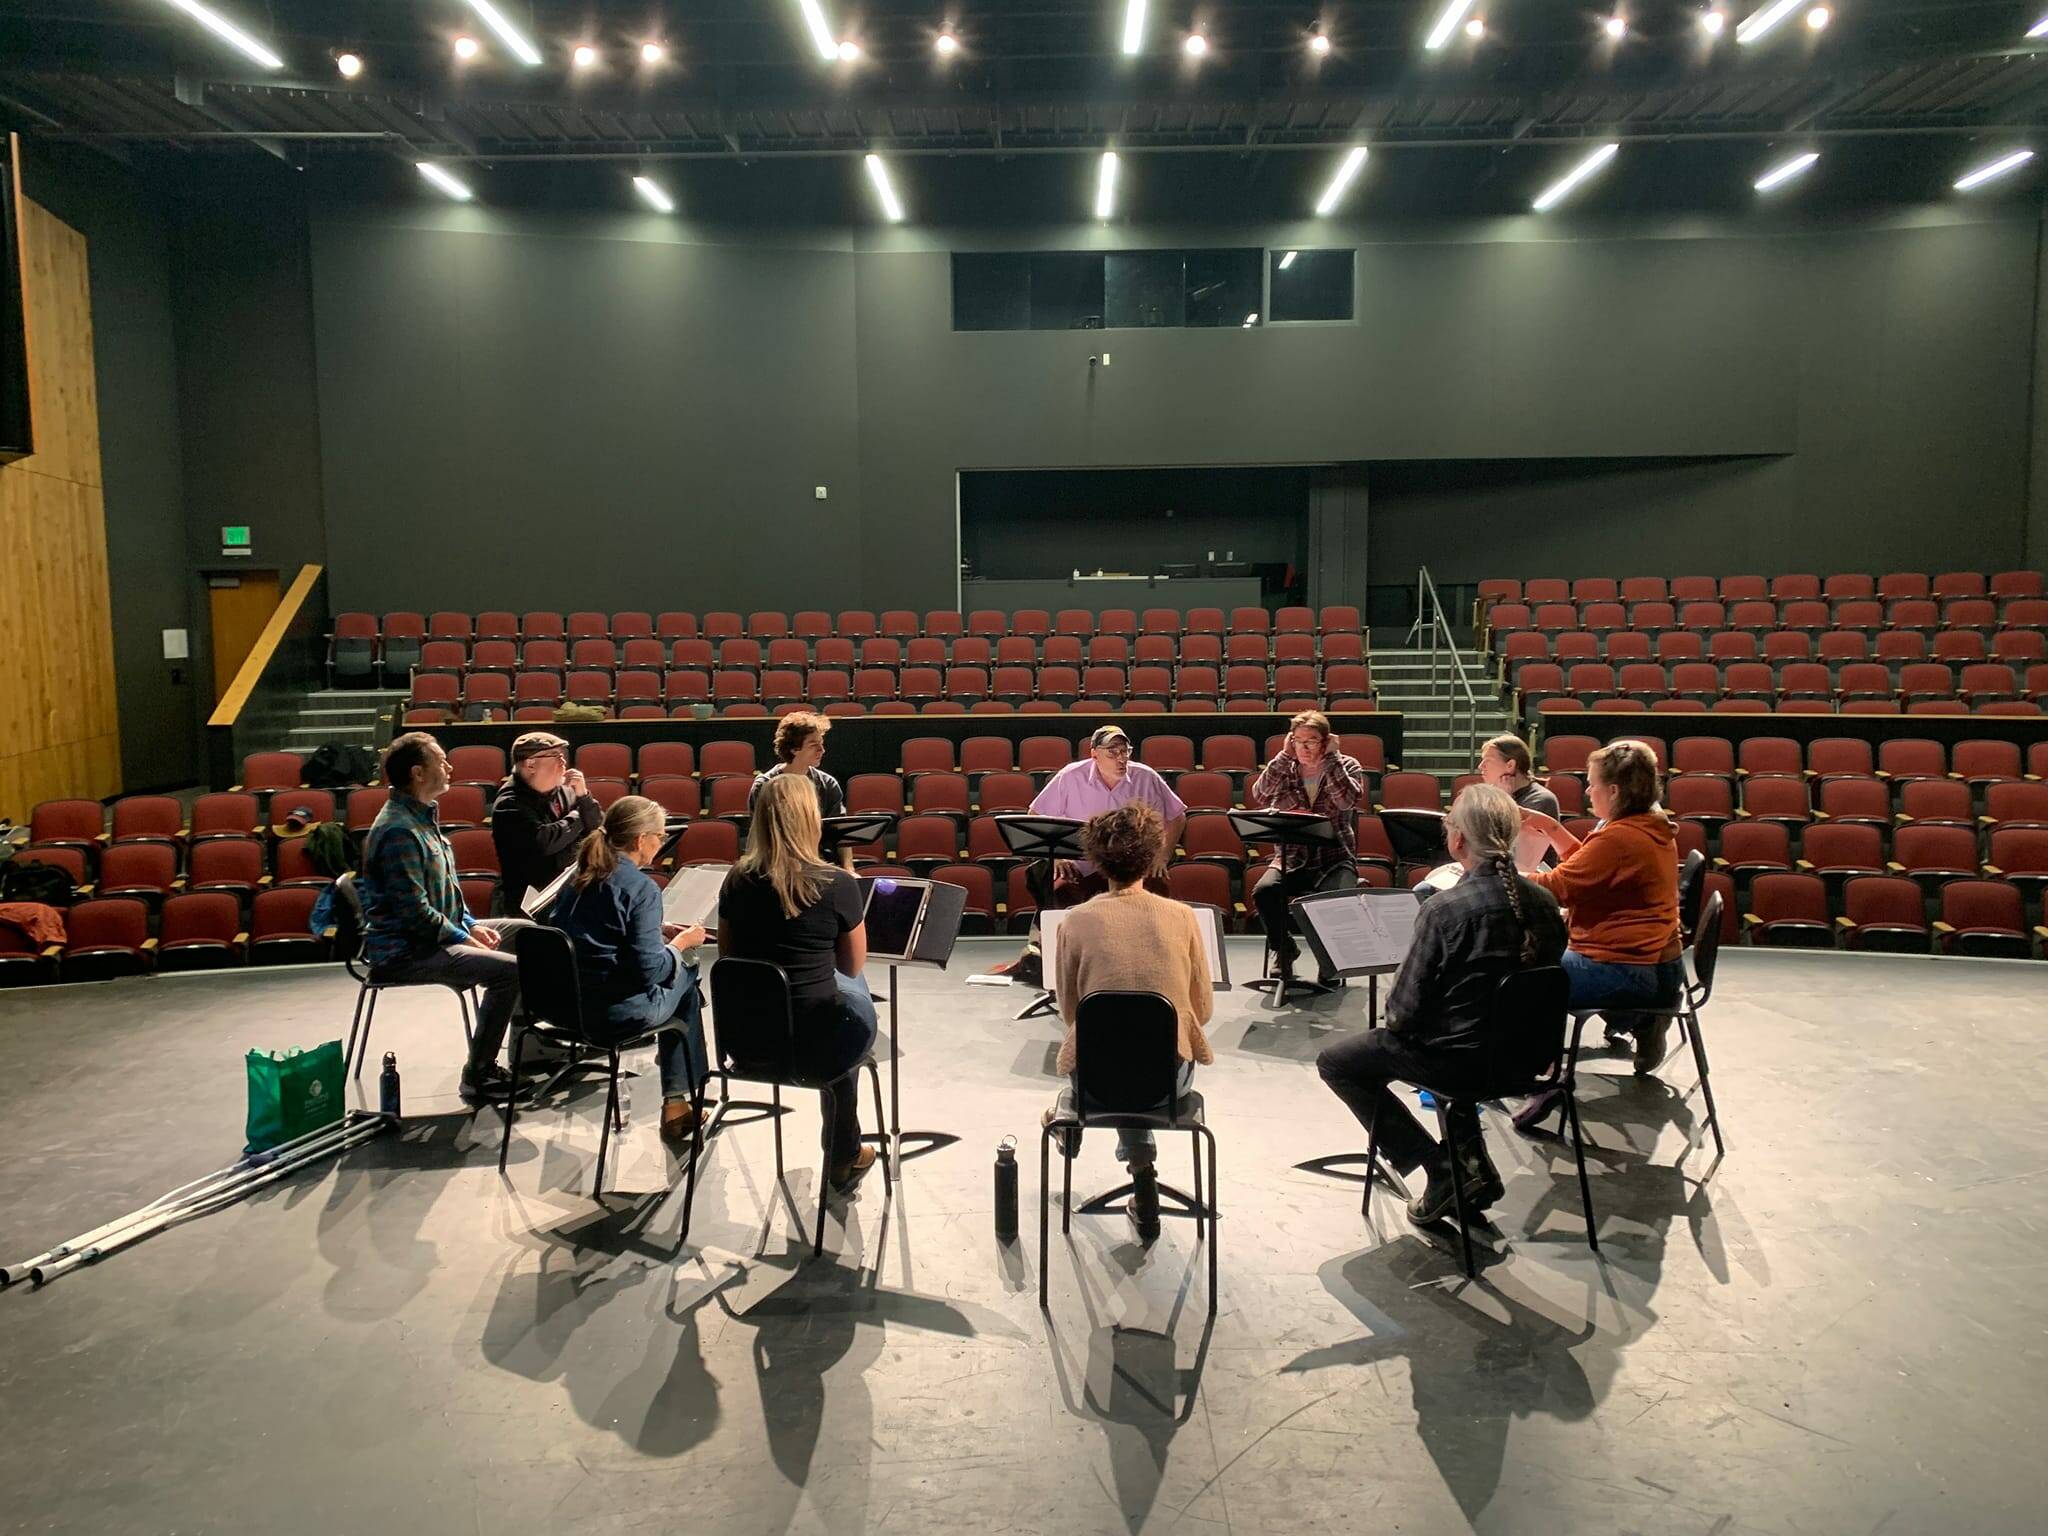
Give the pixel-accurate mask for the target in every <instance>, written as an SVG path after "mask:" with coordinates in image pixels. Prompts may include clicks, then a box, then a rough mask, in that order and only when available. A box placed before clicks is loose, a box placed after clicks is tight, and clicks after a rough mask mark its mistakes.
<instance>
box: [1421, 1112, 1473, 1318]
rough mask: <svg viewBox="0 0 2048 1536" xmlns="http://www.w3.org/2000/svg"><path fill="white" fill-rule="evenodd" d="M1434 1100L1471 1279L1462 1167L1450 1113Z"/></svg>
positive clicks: (1471, 1264)
mask: <svg viewBox="0 0 2048 1536" xmlns="http://www.w3.org/2000/svg"><path fill="white" fill-rule="evenodd" d="M1431 1097H1432V1098H1434V1099H1435V1100H1436V1128H1437V1134H1438V1135H1439V1136H1441V1137H1443V1139H1444V1153H1445V1155H1446V1156H1448V1157H1449V1159H1450V1163H1451V1208H1452V1209H1453V1210H1455V1211H1456V1212H1457V1215H1458V1241H1459V1243H1460V1244H1461V1245H1462V1246H1463V1249H1464V1255H1465V1278H1466V1279H1467V1280H1470V1279H1473V1278H1474V1277H1475V1276H1476V1275H1477V1273H1478V1271H1477V1270H1476V1269H1475V1268H1474V1266H1473V1263H1472V1224H1471V1222H1470V1220H1468V1219H1467V1217H1466V1215H1465V1177H1464V1172H1465V1171H1464V1169H1463V1168H1461V1167H1459V1165H1458V1143H1457V1140H1456V1138H1455V1136H1454V1135H1453V1133H1452V1131H1451V1115H1450V1111H1449V1109H1447V1108H1446V1107H1445V1104H1444V1101H1443V1099H1442V1098H1440V1097H1438V1096H1437V1095H1434V1094H1432V1095H1431Z"/></svg>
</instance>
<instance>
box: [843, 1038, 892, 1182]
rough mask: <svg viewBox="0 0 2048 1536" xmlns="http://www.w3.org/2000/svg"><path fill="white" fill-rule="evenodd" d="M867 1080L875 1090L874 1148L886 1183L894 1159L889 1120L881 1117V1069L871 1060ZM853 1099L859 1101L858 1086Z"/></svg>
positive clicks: (855, 1088) (890, 1176)
mask: <svg viewBox="0 0 2048 1536" xmlns="http://www.w3.org/2000/svg"><path fill="white" fill-rule="evenodd" d="M868 1082H869V1084H870V1085H871V1086H872V1087H873V1088H874V1090H875V1149H876V1153H877V1155H878V1156H879V1157H880V1158H881V1160H882V1182H883V1183H884V1184H885V1185H886V1184H887V1183H888V1182H889V1181H890V1180H891V1179H893V1178H895V1176H896V1167H895V1161H894V1159H893V1157H892V1156H891V1152H890V1146H889V1122H888V1121H887V1120H885V1119H883V1118H882V1071H881V1068H879V1067H877V1066H876V1065H875V1064H874V1063H873V1062H872V1061H871V1062H869V1063H868ZM853 1099H854V1102H855V1103H856V1104H858V1103H859V1102H860V1087H859V1085H858V1084H856V1085H855V1086H854V1090H853Z"/></svg>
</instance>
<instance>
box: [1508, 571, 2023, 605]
mask: <svg viewBox="0 0 2048 1536" xmlns="http://www.w3.org/2000/svg"><path fill="white" fill-rule="evenodd" d="M2043 590H2044V588H2043V582H2042V579H2041V573H2040V572H2039V571H1999V572H1997V573H1996V574H1995V575H1992V576H1989V577H1987V576H1986V575H1985V574H1984V573H1983V572H1981V571H1944V572H1942V573H1940V574H1939V575H1935V576H1929V575H1927V574H1925V573H1923V572H1918V571H1894V572H1892V573H1891V574H1889V575H1885V576H1869V575H1858V574H1842V575H1835V576H1828V577H1820V576H1810V575H1793V576H1777V577H1773V578H1771V579H1769V580H1766V579H1765V578H1764V577H1762V576H1673V577H1671V578H1669V579H1668V580H1667V579H1666V578H1664V577H1662V576H1628V577H1623V578H1622V579H1620V580H1618V581H1617V580H1616V579H1615V578H1613V577H1611V576H1581V577H1579V578H1578V579H1577V580H1574V581H1565V580H1562V579H1558V578H1553V577H1531V578H1530V579H1528V580H1526V581H1519V580H1515V579H1513V578H1507V577H1501V578H1494V579H1491V580H1487V581H1482V582H1480V583H1479V600H1480V602H1482V603H1496V602H1507V603H1525V602H1526V603H1563V602H1575V603H1611V602H1624V603H1641V602H1664V601H1670V602H1681V603H1683V602H1714V601H1721V602H1749V601H1754V600H1756V599H1759V598H1766V597H1767V598H1770V599H1772V600H1773V601H1776V602H1796V601H1802V600H1806V599H1810V598H1826V599H1828V600H1829V601H1831V602H1836V601H1843V602H1846V601H1852V600H1857V599H1864V598H1878V599H1881V600H1884V601H1890V600H1892V599H1894V598H1935V599H1945V598H1951V597H1993V598H2009V597H2040V596H2041V595H2042V593H2043Z"/></svg>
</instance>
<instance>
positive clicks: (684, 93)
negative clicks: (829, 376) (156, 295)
mask: <svg viewBox="0 0 2048 1536" xmlns="http://www.w3.org/2000/svg"><path fill="white" fill-rule="evenodd" d="M1604 3H1605V0H1601V4H1602V5H1603V6H1604ZM1728 3H1729V11H1730V14H1729V23H1728V27H1727V30H1726V31H1725V32H1724V34H1723V35H1722V36H1721V37H1720V38H1719V39H1718V40H1717V41H1712V42H1710V41H1709V40H1708V39H1707V38H1706V37H1705V35H1704V34H1703V32H1702V31H1701V29H1700V27H1699V25H1698V15H1699V11H1700V8H1701V7H1700V5H1699V4H1697V3H1693V0H1688V3H1677V0H1634V3H1630V0H1623V5H1622V10H1623V14H1625V15H1626V16H1627V17H1628V19H1629V23H1630V29H1631V30H1630V34H1629V36H1628V37H1627V38H1626V39H1624V40H1623V41H1622V42H1621V43H1620V44H1618V45H1617V44H1614V43H1612V42H1610V41H1609V40H1607V39H1606V38H1604V37H1602V36H1601V34H1600V32H1599V26H1598V23H1599V20H1600V17H1601V15H1602V14H1603V11H1602V10H1600V9H1596V8H1595V7H1594V6H1593V5H1589V4H1579V3H1571V0H1492V3H1491V4H1489V3H1488V0H1479V3H1478V6H1477V10H1478V11H1479V13H1480V14H1483V15H1484V16H1485V17H1486V21H1487V26H1488V29H1489V33H1488V36H1487V38H1486V40H1485V41H1484V42H1482V43H1479V44H1477V45H1474V44H1472V43H1469V42H1467V41H1466V40H1465V39H1464V38H1463V37H1462V36H1460V37H1458V38H1456V39H1455V40H1454V42H1453V44H1452V46H1450V47H1448V48H1446V49H1444V50H1443V51H1442V52H1441V53H1427V52H1425V51H1424V50H1423V49H1422V46H1421V38H1422V35H1423V34H1424V33H1425V32H1426V31H1427V29H1428V27H1429V24H1430V22H1431V21H1432V19H1433V18H1434V16H1435V15H1436V13H1437V11H1438V10H1439V9H1440V8H1441V0H1399V3H1384V4H1339V3H1330V4H1321V5H1317V4H1301V3H1280V0H1271V3H1261V0H1238V3H1217V4H1193V5H1191V4H1187V3H1173V0H1151V4H1150V6H1149V11H1150V23H1149V38H1148V42H1149V47H1148V50H1147V52H1146V53H1145V54H1144V55H1142V56H1140V57H1138V58H1136V59H1130V58H1125V57H1123V56H1122V55H1121V54H1120V52H1119V51H1118V48H1117V37H1118V33H1119V30H1120V28H1121V25H1122V19H1123V13H1124V4H1123V0H1026V3H1023V4H990V3H966V0H866V3H858V4H856V3H849V0H823V5H824V9H825V12H826V14H827V15H828V16H829V17H830V18H831V20H832V23H833V26H834V30H835V32H836V33H838V34H839V35H841V36H850V37H853V38H856V39H858V41H859V42H860V44H861V46H862V48H863V50H864V56H863V58H862V59H861V60H860V61H859V62H857V63H854V64H850V65H849V64H838V63H833V64H827V63H825V62H823V61H822V60H820V59H819V58H818V57H817V55H816V52H815V51H814V49H813V47H812V45H811V43H810V40H809V38H808V35H807V33H806V31H805V29H804V24H803V21H802V18H801V13H800V10H799V6H798V0H688V3H683V0H671V3H669V4H666V5H664V4H661V3H659V0H632V3H625V4H621V3H614V0H580V3H574V4H563V3H554V0H531V3H524V0H500V5H501V8H502V9H503V10H504V11H505V12H506V14H507V15H508V16H510V17H511V18H512V20H513V22H514V23H515V24H516V25H517V26H519V27H520V28H521V29H522V30H524V31H525V32H526V34H527V35H528V36H529V37H531V38H532V39H533V40H534V41H535V42H536V43H537V44H538V45H539V47H540V49H541V51H542V52H543V54H544V56H545V57H544V62H543V63H542V65H540V66H539V67H536V68H530V69H529V68H525V67H522V66H521V65H519V64H518V63H517V62H516V61H515V60H513V59H512V58H511V57H510V56H509V54H508V53H507V52H506V50H505V49H504V48H503V47H502V46H500V45H498V44H497V42H496V40H495V39H493V38H492V37H491V35H490V33H489V32H488V30H487V29H485V28H484V27H483V26H482V25H481V23H480V22H479V20H478V18H477V16H476V14H475V13H474V12H473V11H472V10H471V9H470V7H469V6H468V5H467V4H465V3H463V0H268V3H265V0H216V8H217V9H219V10H220V11H222V12H223V13H224V14H226V15H227V16H229V17H230V18H231V19H232V20H234V21H235V22H236V23H237V24H239V25H241V26H243V27H244V28H245V29H246V30H247V31H249V32H250V33H252V34H253V35H255V36H256V37H258V38H259V39H261V40H262V41H264V42H265V43H266V44H267V45H269V46H270V47H272V48H273V49H275V51H276V52H277V53H278V54H280V55H281V56H282V57H283V58H284V60H285V68H284V69H283V70H281V71H275V72H266V71H264V70H262V69H260V68H258V67H256V66H254V65H252V64H249V63H248V62H246V61H245V60H243V59H242V58H241V56H240V55H238V54H236V53H234V52H233V51H232V50H231V49H229V48H228V47H226V46H225V45H224V44H222V43H220V42H218V41H217V40H215V39H214V38H213V37H212V36H211V35H210V34H208V33H206V32H205V31H204V30H202V29H201V28H200V27H199V26H198V25H197V24H196V23H195V22H193V21H192V20H191V19H190V18H189V17H187V16H185V15H183V14H182V13H181V12H179V11H178V10H176V9H174V8H173V7H172V6H171V5H169V4H167V3H165V0H6V3H0V112H4V113H5V115H6V116H7V118H8V120H9V121H10V123H11V124H12V125H13V126H16V127H18V128H22V129H23V130H25V131H26V132H28V133H30V134H31V135H32V136H36V137H45V138H52V139H67V140H73V141H84V142H90V143H94V144H96V145H98V146H100V147H102V148H104V149H106V150H108V151H109V152H116V153H121V154H123V155H126V156H131V157H138V156H151V155H175V156H177V157H180V158H183V159H188V160H189V159H195V158H203V157H208V156H218V155H224V154H226V155H248V154H251V153H254V152H256V151H258V150H262V151H267V152H268V153H270V154H274V155H279V156H281V157H283V158H286V159H289V160H291V161H293V162H294V163H296V164H311V163H315V162H321V161H331V160H334V159H337V158H340V157H356V158H358V159H361V158H364V157H373V158H375V157H381V158H383V159H386V160H394V161H395V160H398V159H404V160H412V159H418V158H421V157H434V158H444V159H447V160H450V161H472V162H487V163H489V164H490V165H493V166H498V167H506V166H510V165H511V164H513V163H515V162H526V161H547V162H560V161H562V160H565V159H578V160H593V159H595V160H605V159H611V160H616V161H619V162H621V163H625V164H637V163H640V162H646V161H654V160H659V159H664V158H673V159H714V160H728V161H731V160H751V161H769V160H775V159H778V158H785V159H797V158H809V157H819V156H847V155H853V154H857V153H860V152H864V151H867V150H870V149H875V150H883V151H887V152H890V153H893V154H897V155H913V154H939V155H948V156H984V155H1001V156H1009V157H1019V158H1021V157H1029V156H1035V155H1048V154H1050V155H1061V154H1065V155H1073V154H1085V153H1093V152H1095V151H1098V150H1100V149H1102V148H1105V147H1114V148H1116V149H1119V150H1120V151H1126V152H1131V153H1140V154H1159V153H1169V152H1195V151H1207V152H1211V153H1215V152H1225V153H1228V154H1230V155H1232V156H1234V157H1240V158H1241V157H1245V156H1251V157H1255V158H1260V159H1264V158H1268V157H1274V156H1289V152H1293V151H1302V150H1321V151H1322V154H1321V155H1318V156H1314V157H1312V158H1313V160H1314V164H1315V166H1316V168H1317V169H1316V172H1315V174H1321V173H1322V171H1323V170H1324V169H1325V168H1326V167H1327V164H1328V157H1329V151H1330V149H1331V148H1333V147H1337V146H1343V145H1348V144H1352V143H1357V142H1369V143H1370V144H1372V145H1373V146H1374V147H1375V149H1376V150H1378V149H1382V148H1402V147H1412V148H1415V149H1417V150H1421V151H1435V150H1441V151H1444V152H1445V156H1444V158H1445V164H1446V165H1447V166H1448V165H1451V164H1457V163H1465V162H1466V160H1467V157H1466V156H1465V155H1462V154H1460V153H1459V151H1470V150H1475V149H1486V148H1493V149H1499V148H1502V147H1507V146H1515V147H1525V146H1540V145H1556V144H1559V143H1560V142H1564V141H1577V140H1581V139H1584V138H1587V137H1590V136H1595V135H1598V136H1600V137H1603V138H1606V137H1619V138H1621V139H1623V140H1624V141H1635V140H1645V141H1651V142H1654V143H1658V144H1666V145H1669V144H1675V143H1688V142H1699V143H1712V142H1716V141H1751V142H1750V144H1749V148H1748V149H1747V150H1746V151H1743V158H1744V162H1745V163H1747V161H1748V160H1749V159H1753V158H1754V157H1755V155H1756V154H1758V153H1761V152H1762V146H1763V144H1764V143H1765V142H1766V141H1768V142H1770V143H1774V144H1775V143H1778V142H1791V141H1794V140H1798V141H1802V142H1813V143H1816V144H1817V143H1819V142H1822V141H1828V140H1839V141H1845V142H1854V143H1855V144H1856V146H1857V149H1856V152H1857V153H1858V154H1860V155H1861V156H1862V157H1863V159H1864V160H1865V161H1866V162H1869V161H1870V160H1871V158H1872V156H1873V154H1874V153H1875V151H1874V149H1873V147H1872V144H1871V143H1870V142H1868V141H1881V142H1882V143H1883V144H1884V145H1886V146H1887V148H1886V150H1885V151H1884V152H1885V153H1893V152H1896V153H1897V154H1898V155H1899V156H1900V159H1901V163H1902V164H1906V163H1915V162H1916V157H1917V160H1921V161H1924V160H1928V159H1929V158H1930V157H1932V158H1933V159H1936V160H1939V161H1940V163H1941V164H1942V165H1943V166H1944V167H1946V166H1948V165H1949V164H1950V163H1951V162H1953V161H1956V160H1958V159H1961V160H1963V161H1967V159H1968V157H1969V156H1970V155H1971V154H1973V153H1974V152H1975V149H1974V148H1973V146H1972V144H1971V142H1970V141H1971V140H1973V139H1981V140H1983V141H1984V144H1985V145H1996V146H2001V147H2002V146H2004V145H2007V144H2010V143H2024V142H2026V141H2027V133H2028V130H2031V129H2036V128H2039V127H2041V126H2043V125H2044V122H2048V65H2044V61H2043V59H2042V57H2041V50H2040V48H2039V45H2036V44H2033V43H2029V42H2027V41H2026V40H2025V36H2024V34H2025V32H2026V30H2027V29H2028V27H2029V26H2031V25H2032V24H2033V23H2034V21H2036V20H2038V19H2039V15H2038V14H2037V13H2036V11H2034V10H2030V9H2028V8H2027V6H2026V5H2023V4H2017V3H1997V0H1991V3H1981V4H1973V3H1962V0H1917V3H1916V0H1861V3H1859V0H1837V3H1835V7H1834V8H1835V19H1834V22H1833V24H1832V25H1831V26H1829V27H1828V28H1827V29H1826V30H1825V31H1823V32H1818V33H1815V32H1811V31H1809V30H1808V29H1807V28H1806V27H1805V26H1804V24H1803V22H1802V20H1801V18H1800V17H1799V16H1798V15H1797V14H1796V13H1795V14H1794V15H1793V16H1792V18H1791V19H1790V20H1788V21H1787V22H1786V23H1785V24H1784V25H1782V26H1781V27H1780V28H1779V29H1778V33H1777V34H1775V35H1773V36H1772V37H1771V38H1769V39H1767V40H1765V41H1764V42H1763V43H1760V44H1758V45H1757V46H1754V47H1742V46H1738V44H1737V43H1736V41H1735V37H1734V31H1735V23H1736V22H1737V21H1738V20H1739V19H1740V18H1741V16H1742V15H1744V14H1746V13H1747V12H1748V11H1749V10H1751V9H1754V8H1756V6H1757V5H1760V4H1761V3H1763V0H1728ZM2032 3H2035V4H2037V5H2038V6H2039V9H2040V10H2041V11H2044V12H2048V0H2032ZM1319 21H1320V22H1321V24H1322V25H1323V27H1324V29H1325V30H1326V31H1327V32H1328V34H1329V36H1330V37H1331V38H1332V40H1333V45H1334V46H1333V48H1332V50H1331V52H1330V53H1329V55H1328V56H1327V57H1324V58H1320V59H1319V58H1317V57H1316V56H1314V55H1312V54H1311V52H1310V51H1309V49H1308V48H1307V47H1306V39H1307V36H1308V33H1309V29H1310V28H1311V27H1312V26H1313V25H1315V24H1316V23H1317V22H1319ZM942 22H945V23H948V24H950V25H951V26H952V28H953V30H954V31H955V32H956V33H957V35H958V36H959V38H960V40H961V43H962V47H961V50H960V51H959V53H958V54H957V55H955V56H954V57H953V58H952V59H951V60H950V61H948V60H944V59H942V58H941V57H940V56H939V55H938V54H936V53H935V51H934V50H933V47H932V39H933V38H934V36H935V35H936V33H937V31H938V30H939V27H940V25H941V23H942ZM1191 23H1199V25H1200V26H1201V27H1202V28H1203V29H1204V31H1205V32H1206V34H1207V36H1208V37H1209V38H1210V39H1211V40H1212V43H1213V47H1212V49H1211V52H1210V54H1209V56H1208V57H1207V58H1205V59H1203V60H1202V61H1200V62H1199V63H1193V62H1191V61H1189V60H1188V59H1187V57H1186V56H1185V55H1184V54H1183V53H1182V52H1181V51H1180V48H1179V42H1180V38H1181V37H1182V36H1183V35H1184V33H1185V31H1186V29H1187V27H1188V26H1189V25H1190V24H1191ZM465 32H467V33H470V34H473V35H474V36H476V37H478V38H479V39H480V40H482V41H483V43H484V44H485V50H486V51H485V53H484V54H483V55H482V56H481V57H479V58H477V59H475V60H472V61H470V62H469V63H467V64H461V65H458V63H457V61H456V59H455V58H454V55H453V52H452V49H451V44H452V42H453V39H454V38H455V37H456V36H457V35H458V34H459V33H465ZM652 37H659V38H660V39H661V40H662V41H664V42H665V43H666V44H667V45H668V47H669V49H670V56H669V59H668V60H667V61H666V62H665V63H663V64H661V65H659V66H657V67H652V68H649V67H646V66H643V65H642V64H641V63H640V61H639V59H638V56H637V48H638V45H639V43H640V42H642V41H644V40H647V39H649V38H652ZM583 41H588V42H591V43H593V44H595V45H597V46H598V47H600V48H601V49H602V50H603V61H602V62H601V63H600V64H599V65H598V66H597V67H596V68H594V69H591V70H588V71H576V70H573V69H572V68H571V66H570V63H569V58H568V53H569V49H570V47H571V46H572V45H573V44H575V43H577V42H583ZM343 48H348V49H352V50H354V51H356V52H358V53H359V54H360V55H361V56H362V57H363V58H364V60H365V61H366V66H367V67H366V69H365V72H364V73H363V75H362V76H361V77H360V78H358V79H357V80H355V81H353V82H349V81H344V80H343V79H341V77H340V76H339V75H338V73H337V72H336V70H335V68H334V64H333V57H334V55H335V53H336V52H338V51H340V50H341V49H343ZM1931 144H1933V145H1939V146H1940V150H1939V151H1938V152H1937V151H1934V150H1930V148H1929V146H1930V145H1931ZM1556 153H1557V152H1556V150H1554V149H1553V150H1551V151H1549V157H1550V158H1552V159H1554V158H1555V156H1556ZM1289 157H1290V158H1293V159H1297V160H1298V159H1300V158H1301V157H1300V156H1298V155H1294V156H1289Z"/></svg>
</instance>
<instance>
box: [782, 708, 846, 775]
mask: <svg viewBox="0 0 2048 1536" xmlns="http://www.w3.org/2000/svg"><path fill="white" fill-rule="evenodd" d="M831 729H832V722H831V721H830V720H828V719H826V718H825V717H824V716H823V715H816V714H812V713H811V711H809V710H807V709H793V710H791V711H790V712H789V713H788V714H786V715H784V716H783V717H782V718H781V719H780V720H779V721H777V722H776V725H775V755H776V757H777V758H778V759H780V760H781V761H782V762H785V763H786V762H789V761H790V760H791V759H793V758H794V757H795V756H796V755H797V753H799V752H801V751H803V749H804V743H805V742H807V741H809V740H810V739H811V733H812V732H813V731H815V732H817V734H818V740H820V741H823V740H824V739H825V733H826V732H827V731H829V730H831Z"/></svg>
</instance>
